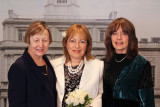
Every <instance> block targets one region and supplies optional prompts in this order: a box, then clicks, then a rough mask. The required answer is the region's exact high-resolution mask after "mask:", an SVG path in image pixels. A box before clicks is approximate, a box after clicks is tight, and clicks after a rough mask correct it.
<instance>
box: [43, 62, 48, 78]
mask: <svg viewBox="0 0 160 107" xmlns="http://www.w3.org/2000/svg"><path fill="white" fill-rule="evenodd" d="M45 67H46V73H43V75H45V76H47V75H48V68H47V65H45Z"/></svg>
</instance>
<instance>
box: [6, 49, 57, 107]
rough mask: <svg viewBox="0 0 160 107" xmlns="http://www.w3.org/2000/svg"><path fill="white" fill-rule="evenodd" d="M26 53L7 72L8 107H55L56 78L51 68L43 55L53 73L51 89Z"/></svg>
mask: <svg viewBox="0 0 160 107" xmlns="http://www.w3.org/2000/svg"><path fill="white" fill-rule="evenodd" d="M27 51H28V49H26V50H25V52H24V53H23V55H22V56H21V57H20V58H18V59H17V60H16V61H15V63H13V64H12V66H11V68H10V70H9V72H8V80H9V87H8V99H9V107H56V106H57V91H56V76H55V72H54V69H53V67H52V66H51V64H50V62H49V60H48V58H47V57H46V56H45V55H44V56H43V58H44V60H45V62H46V64H47V66H48V68H49V69H50V70H51V71H52V73H53V77H51V78H52V79H51V80H52V81H50V82H51V84H52V83H53V85H52V88H51V86H50V85H49V82H48V79H47V76H45V75H43V73H42V72H41V71H40V69H38V67H37V65H36V63H35V62H34V60H33V59H32V58H31V56H30V55H29V54H28V52H27Z"/></svg>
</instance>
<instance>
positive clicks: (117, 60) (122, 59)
mask: <svg viewBox="0 0 160 107" xmlns="http://www.w3.org/2000/svg"><path fill="white" fill-rule="evenodd" d="M125 58H126V57H124V58H122V59H121V60H120V61H118V60H117V59H116V57H115V61H116V62H122V61H123V60H124V59H125Z"/></svg>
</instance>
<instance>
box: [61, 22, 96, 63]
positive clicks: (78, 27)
mask: <svg viewBox="0 0 160 107" xmlns="http://www.w3.org/2000/svg"><path fill="white" fill-rule="evenodd" d="M65 33H66V36H65V37H63V40H62V45H63V51H64V56H65V57H66V62H68V61H70V56H69V53H68V51H67V48H66V45H67V41H68V39H69V38H70V37H72V36H73V35H74V33H80V34H82V36H85V37H86V40H87V48H86V52H85V55H84V56H85V57H86V59H87V60H90V59H94V57H93V56H92V55H91V50H92V38H91V35H90V33H89V31H88V29H87V28H86V26H85V25H82V24H74V25H71V26H70V27H69V28H68V29H67V30H66V31H65Z"/></svg>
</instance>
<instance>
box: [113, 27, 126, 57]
mask: <svg viewBox="0 0 160 107" xmlns="http://www.w3.org/2000/svg"><path fill="white" fill-rule="evenodd" d="M111 40H112V45H113V47H114V48H115V52H116V53H117V54H126V53H127V48H128V41H129V37H128V34H127V33H125V32H123V31H122V28H121V27H119V28H118V30H117V31H116V32H113V34H112V35H111Z"/></svg>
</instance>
